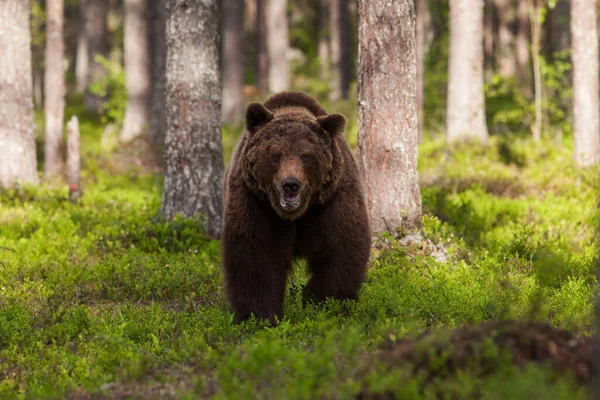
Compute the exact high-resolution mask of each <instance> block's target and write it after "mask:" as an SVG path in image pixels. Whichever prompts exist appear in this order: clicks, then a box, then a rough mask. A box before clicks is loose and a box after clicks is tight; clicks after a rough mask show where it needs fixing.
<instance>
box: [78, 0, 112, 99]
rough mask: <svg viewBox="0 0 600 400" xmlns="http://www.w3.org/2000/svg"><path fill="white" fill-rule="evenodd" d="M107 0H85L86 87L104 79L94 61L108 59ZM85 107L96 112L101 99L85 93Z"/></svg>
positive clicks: (101, 69)
mask: <svg viewBox="0 0 600 400" xmlns="http://www.w3.org/2000/svg"><path fill="white" fill-rule="evenodd" d="M108 10H109V2H108V0H85V6H84V9H83V11H84V23H85V31H86V35H87V42H88V53H87V55H88V65H89V74H88V86H89V85H90V84H92V83H94V82H97V81H99V80H101V79H103V78H104V77H106V70H105V69H104V67H103V66H102V64H100V63H99V62H97V61H96V59H95V58H96V56H97V55H101V56H104V57H107V58H108V25H107V17H108ZM85 105H86V107H87V108H88V109H89V110H92V111H98V110H99V109H100V107H101V106H102V99H101V98H100V97H99V96H96V95H95V94H93V93H92V92H90V90H89V87H88V89H87V90H86V92H85Z"/></svg>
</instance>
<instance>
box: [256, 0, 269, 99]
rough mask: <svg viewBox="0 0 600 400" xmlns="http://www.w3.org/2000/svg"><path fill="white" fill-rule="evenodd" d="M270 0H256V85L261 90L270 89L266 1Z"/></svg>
mask: <svg viewBox="0 0 600 400" xmlns="http://www.w3.org/2000/svg"><path fill="white" fill-rule="evenodd" d="M267 1H268V0H256V28H255V30H256V37H255V50H254V52H255V54H254V56H255V58H256V87H257V88H258V90H259V91H261V92H266V91H267V90H268V89H269V53H268V51H267V19H266V3H267Z"/></svg>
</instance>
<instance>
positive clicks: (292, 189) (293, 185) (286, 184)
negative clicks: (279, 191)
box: [282, 177, 300, 195]
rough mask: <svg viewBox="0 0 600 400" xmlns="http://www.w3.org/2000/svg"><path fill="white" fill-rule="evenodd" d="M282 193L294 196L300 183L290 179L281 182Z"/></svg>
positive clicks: (292, 178) (295, 179)
mask: <svg viewBox="0 0 600 400" xmlns="http://www.w3.org/2000/svg"><path fill="white" fill-rule="evenodd" d="M282 186H283V191H284V192H285V193H286V194H292V195H293V194H296V193H298V190H300V181H299V180H298V179H297V178H294V177H290V178H285V179H284V180H283V185H282Z"/></svg>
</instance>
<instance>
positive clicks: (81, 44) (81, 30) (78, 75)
mask: <svg viewBox="0 0 600 400" xmlns="http://www.w3.org/2000/svg"><path fill="white" fill-rule="evenodd" d="M87 1H88V0H79V21H78V24H79V27H78V32H77V55H76V56H75V57H76V58H75V79H76V81H77V86H76V90H77V93H84V92H85V90H86V89H87V87H88V83H89V78H90V63H89V54H88V53H89V44H88V37H87V31H86V22H85V18H86V17H85V7H86V4H87Z"/></svg>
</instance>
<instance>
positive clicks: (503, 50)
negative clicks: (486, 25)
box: [495, 0, 517, 77]
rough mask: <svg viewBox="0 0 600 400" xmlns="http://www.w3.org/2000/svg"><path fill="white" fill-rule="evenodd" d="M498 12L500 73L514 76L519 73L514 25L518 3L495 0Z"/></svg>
mask: <svg viewBox="0 0 600 400" xmlns="http://www.w3.org/2000/svg"><path fill="white" fill-rule="evenodd" d="M495 3H496V10H497V14H498V47H497V54H496V58H497V60H498V73H499V74H500V75H501V76H505V77H512V76H515V75H516V73H517V65H516V61H517V60H516V57H515V35H514V33H513V28H512V26H513V25H514V24H515V19H516V10H517V9H516V7H515V6H516V4H515V2H514V1H513V0H495Z"/></svg>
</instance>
